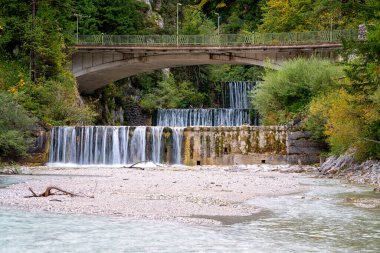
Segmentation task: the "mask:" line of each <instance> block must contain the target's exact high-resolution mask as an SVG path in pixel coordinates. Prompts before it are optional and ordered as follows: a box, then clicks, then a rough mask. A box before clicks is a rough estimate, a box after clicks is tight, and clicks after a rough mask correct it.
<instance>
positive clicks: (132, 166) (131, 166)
mask: <svg viewBox="0 0 380 253" xmlns="http://www.w3.org/2000/svg"><path fill="white" fill-rule="evenodd" d="M146 162H151V163H153V164H154V165H156V166H157V167H165V166H162V165H160V164H157V163H155V162H153V161H139V162H136V163H134V164H132V165H130V166H124V168H131V169H132V168H134V169H140V170H144V168H142V167H137V166H136V165H137V164H140V163H146Z"/></svg>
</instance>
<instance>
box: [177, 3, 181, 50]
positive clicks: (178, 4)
mask: <svg viewBox="0 0 380 253" xmlns="http://www.w3.org/2000/svg"><path fill="white" fill-rule="evenodd" d="M180 5H182V4H181V3H177V46H178V7H179V6H180Z"/></svg>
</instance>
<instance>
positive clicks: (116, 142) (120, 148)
mask: <svg viewBox="0 0 380 253" xmlns="http://www.w3.org/2000/svg"><path fill="white" fill-rule="evenodd" d="M254 85H255V82H229V83H225V84H224V88H223V105H224V106H228V107H230V108H219V109H162V110H158V112H157V126H154V127H147V126H138V127H129V126H120V127H116V126H86V127H54V128H53V129H52V132H51V143H50V154H49V163H50V164H57V163H58V164H61V163H63V164H75V165H123V164H131V163H135V162H142V161H150V160H151V161H153V162H155V163H174V164H180V163H181V162H182V142H183V136H184V135H183V131H184V128H185V127H187V126H241V125H249V124H251V123H253V124H255V125H256V124H257V123H258V119H257V117H256V118H255V119H254V121H253V122H251V118H250V106H249V101H248V94H249V92H250V91H252V90H253V89H254Z"/></svg>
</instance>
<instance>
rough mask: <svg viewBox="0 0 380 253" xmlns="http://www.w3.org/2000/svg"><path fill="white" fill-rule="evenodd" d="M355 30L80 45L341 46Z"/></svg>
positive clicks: (88, 39)
mask: <svg viewBox="0 0 380 253" xmlns="http://www.w3.org/2000/svg"><path fill="white" fill-rule="evenodd" d="M357 36H358V33H357V31H355V30H333V31H313V32H290V33H252V34H220V35H178V36H176V35H104V34H100V35H79V36H76V38H75V39H76V42H77V43H76V44H77V45H106V46H237V45H242V46H244V45H247V46H248V45H300V44H321V43H340V42H341V41H342V39H346V40H356V39H357Z"/></svg>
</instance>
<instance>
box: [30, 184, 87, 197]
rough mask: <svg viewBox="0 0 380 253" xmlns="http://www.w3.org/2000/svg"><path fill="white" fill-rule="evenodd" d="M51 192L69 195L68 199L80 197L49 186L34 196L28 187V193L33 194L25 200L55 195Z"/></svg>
mask: <svg viewBox="0 0 380 253" xmlns="http://www.w3.org/2000/svg"><path fill="white" fill-rule="evenodd" d="M52 190H56V191H59V192H62V193H64V194H66V195H69V196H70V197H81V196H80V195H77V194H75V193H72V192H68V191H65V190H62V189H61V188H58V187H55V186H49V187H47V188H46V190H45V191H44V192H43V193H41V194H36V193H35V192H34V191H33V189H32V188H30V187H29V191H30V192H31V193H32V194H33V195H32V196H26V197H25V198H33V197H48V196H51V195H56V194H55V193H53V192H51V191H52Z"/></svg>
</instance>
